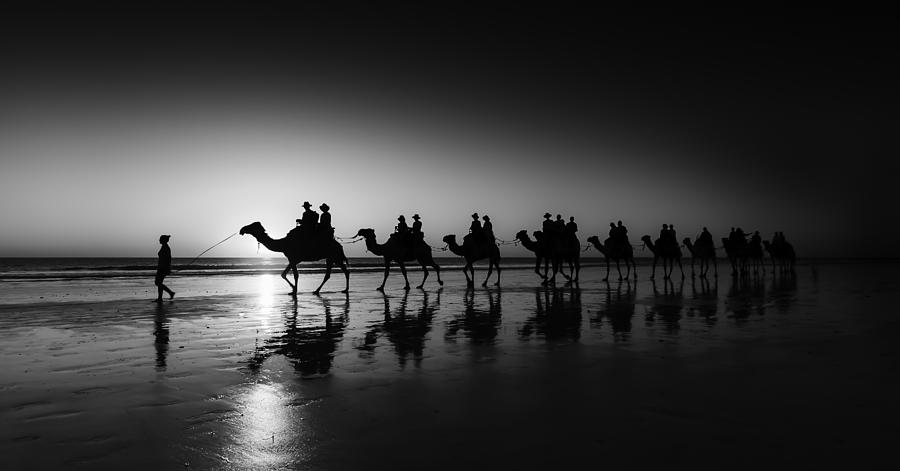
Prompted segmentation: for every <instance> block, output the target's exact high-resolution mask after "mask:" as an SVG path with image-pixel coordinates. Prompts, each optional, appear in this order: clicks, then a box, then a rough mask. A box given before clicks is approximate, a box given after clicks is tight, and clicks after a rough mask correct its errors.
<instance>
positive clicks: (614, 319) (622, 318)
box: [591, 278, 637, 342]
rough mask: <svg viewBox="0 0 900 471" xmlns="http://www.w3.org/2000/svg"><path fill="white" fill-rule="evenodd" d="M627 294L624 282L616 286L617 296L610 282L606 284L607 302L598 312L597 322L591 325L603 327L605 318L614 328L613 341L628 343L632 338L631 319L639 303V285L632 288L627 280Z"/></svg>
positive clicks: (592, 322)
mask: <svg viewBox="0 0 900 471" xmlns="http://www.w3.org/2000/svg"><path fill="white" fill-rule="evenodd" d="M625 287H626V289H625V292H624V293H623V292H622V281H619V282H618V283H617V284H616V288H615V296H614V295H613V289H612V287H610V285H609V282H606V302H605V303H604V304H603V305H602V307H600V309H598V310H597V311H596V313H597V315H596V320H594V319H592V320H591V324H592V325H593V324H595V323H596V324H597V325H598V326H602V325H603V318H604V317H605V318H606V319H607V321H608V322H609V325H610V327H612V333H613V340H614V341H616V342H619V341H626V340H628V339H629V337H631V319H632V318H633V317H634V308H635V304H636V302H637V284H635V289H632V288H631V281H630V280H629V279H628V278H625Z"/></svg>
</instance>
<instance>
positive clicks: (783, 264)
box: [763, 240, 797, 273]
mask: <svg viewBox="0 0 900 471" xmlns="http://www.w3.org/2000/svg"><path fill="white" fill-rule="evenodd" d="M763 245H764V246H765V247H766V252H769V257H771V258H772V272H773V273H774V272H775V267H776V264H777V266H778V268H779V269H780V270H781V271H782V272H787V271H794V262H796V261H797V255H796V254H795V253H794V246H792V245H791V244H790V243H788V242H782V244H781V246H778V245H774V244H771V243H769V241H768V240H764V241H763Z"/></svg>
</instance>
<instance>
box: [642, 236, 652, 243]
mask: <svg viewBox="0 0 900 471" xmlns="http://www.w3.org/2000/svg"><path fill="white" fill-rule="evenodd" d="M641 240H642V241H643V242H644V243H645V244H646V243H649V242H653V238H651V237H650V236H648V235H645V236H643V237H641Z"/></svg>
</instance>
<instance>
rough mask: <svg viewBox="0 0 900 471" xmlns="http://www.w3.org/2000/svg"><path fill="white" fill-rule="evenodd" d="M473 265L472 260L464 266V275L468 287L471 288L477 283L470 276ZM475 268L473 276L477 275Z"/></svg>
mask: <svg viewBox="0 0 900 471" xmlns="http://www.w3.org/2000/svg"><path fill="white" fill-rule="evenodd" d="M471 266H472V264H471V263H470V262H466V266H464V267H463V275H466V287H467V288H471V287H472V286H474V285H475V282H474V281H472V279H471V278H469V268H470V267H471ZM474 272H475V270H472V276H475V273H474Z"/></svg>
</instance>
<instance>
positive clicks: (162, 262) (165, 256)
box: [154, 234, 175, 303]
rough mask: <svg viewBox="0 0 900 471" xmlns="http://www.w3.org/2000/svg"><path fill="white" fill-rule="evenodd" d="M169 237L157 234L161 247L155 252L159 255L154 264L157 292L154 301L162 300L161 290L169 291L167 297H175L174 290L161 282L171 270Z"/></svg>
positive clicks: (159, 301)
mask: <svg viewBox="0 0 900 471" xmlns="http://www.w3.org/2000/svg"><path fill="white" fill-rule="evenodd" d="M169 237H171V236H169V235H165V234H163V235H161V236H159V243H160V244H161V245H162V247H160V249H159V252H158V253H157V255H159V262H158V264H157V265H156V280H155V281H154V283H155V284H156V287H157V290H158V292H159V294H158V295H157V297H156V302H158V303H161V302H162V300H163V299H162V295H163V291H165V292H166V293H169V299H172V298H174V297H175V292H174V291H172V290H170V289H169V287H168V286H166V285H164V284H163V280H165V279H166V275H168V274H169V273H171V272H172V249H170V248H169Z"/></svg>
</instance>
